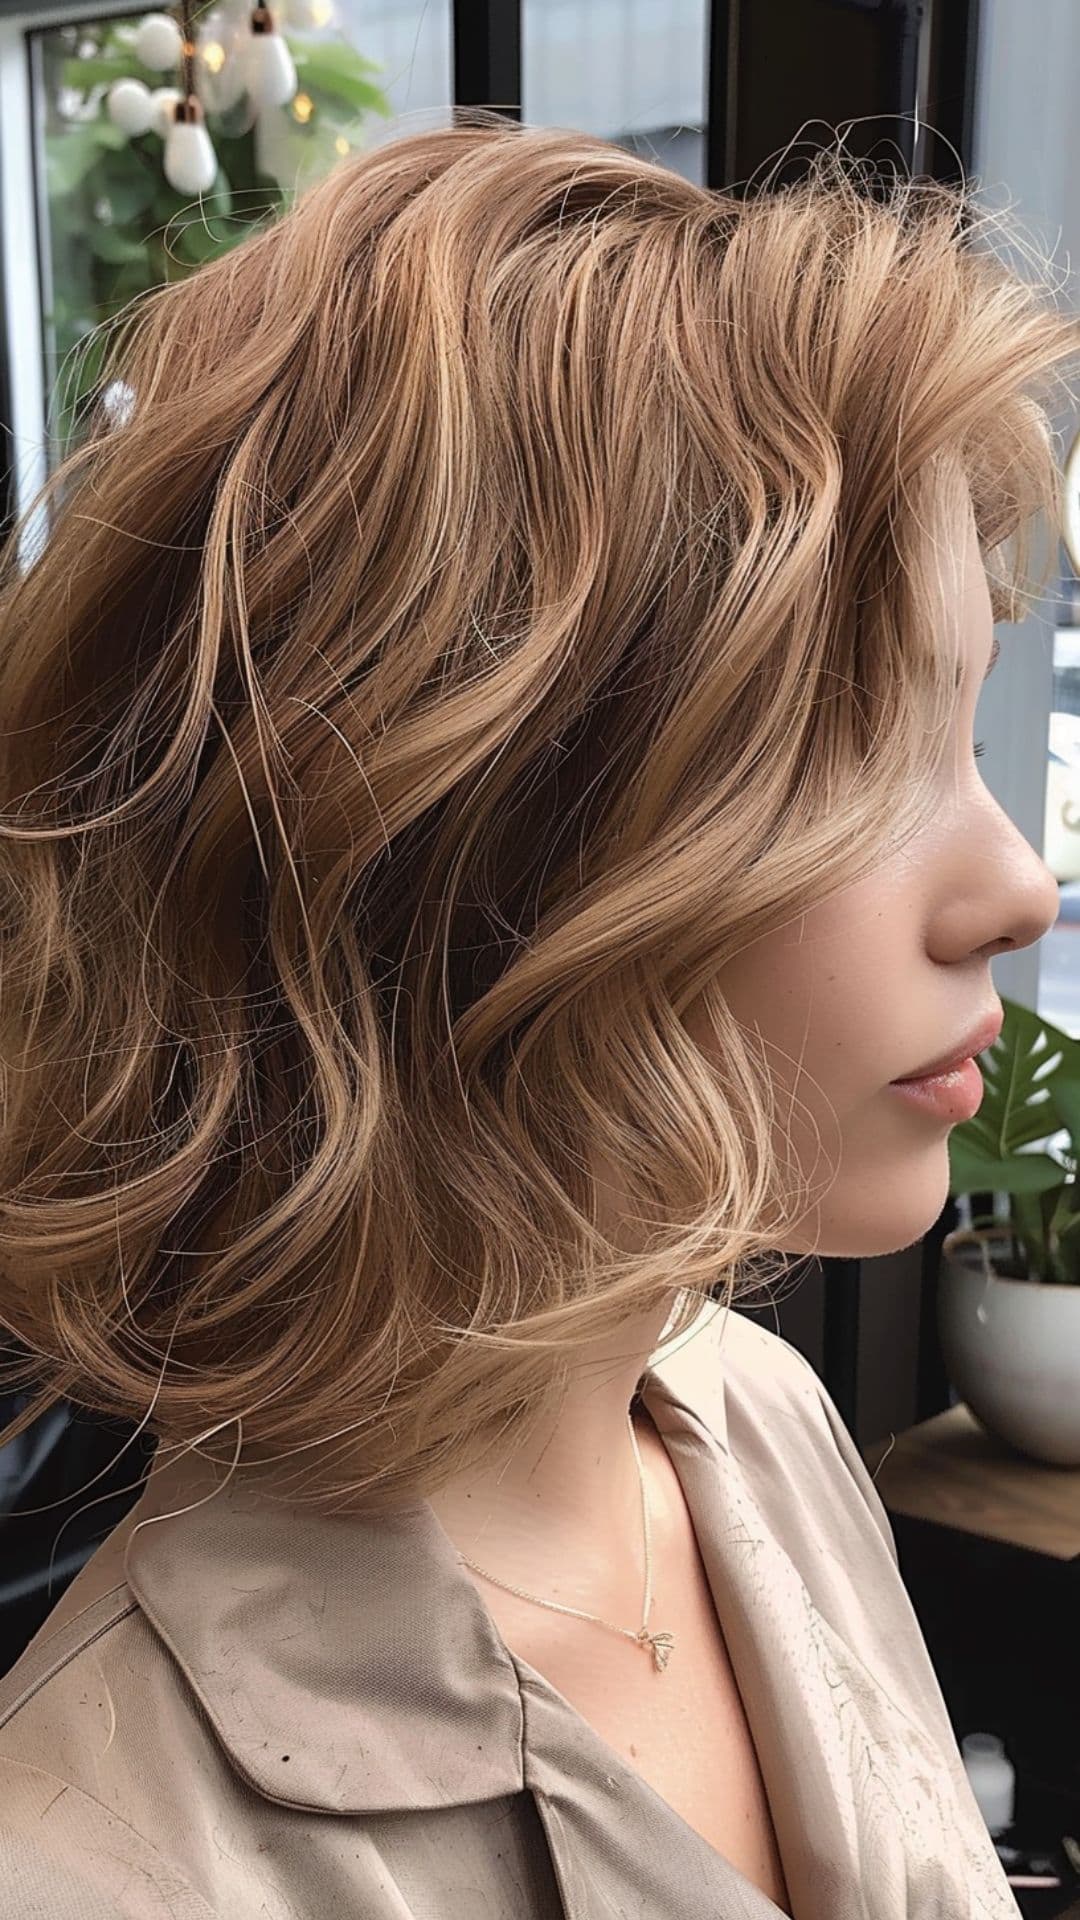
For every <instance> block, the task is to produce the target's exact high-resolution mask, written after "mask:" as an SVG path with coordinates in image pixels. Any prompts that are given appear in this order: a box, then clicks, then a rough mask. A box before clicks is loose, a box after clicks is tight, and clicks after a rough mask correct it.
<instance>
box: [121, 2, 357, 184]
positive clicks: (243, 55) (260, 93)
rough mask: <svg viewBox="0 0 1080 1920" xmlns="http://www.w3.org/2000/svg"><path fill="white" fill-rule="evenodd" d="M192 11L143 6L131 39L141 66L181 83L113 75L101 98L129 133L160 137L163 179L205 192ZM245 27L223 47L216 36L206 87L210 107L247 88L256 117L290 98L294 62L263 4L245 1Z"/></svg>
mask: <svg viewBox="0 0 1080 1920" xmlns="http://www.w3.org/2000/svg"><path fill="white" fill-rule="evenodd" d="M311 4H312V5H313V6H317V7H318V8H319V9H320V10H321V9H325V10H326V12H327V13H328V14H330V15H332V13H333V7H332V5H331V0H311ZM193 14H194V4H193V0H179V4H178V6H177V8H176V11H175V14H173V13H148V14H147V15H146V16H145V18H144V19H143V20H142V21H140V23H139V26H138V29H137V31H136V34H135V39H134V50H135V54H136V56H137V58H138V59H139V60H140V61H141V62H142V64H143V65H144V66H146V67H149V68H150V69H151V70H152V71H154V72H158V73H166V72H168V71H170V70H173V71H175V69H176V68H177V67H179V68H180V69H181V72H180V75H179V79H180V86H179V87H175V86H160V87H155V88H153V89H151V88H149V87H147V86H145V85H144V84H143V82H142V81H141V80H135V79H125V80H118V81H116V82H115V84H114V85H113V86H112V87H111V88H110V89H109V93H108V96H107V100H106V111H107V113H108V115H109V118H110V120H112V122H113V124H114V125H115V126H117V127H119V128H120V129H121V130H122V131H123V132H124V133H126V134H127V135H128V136H129V137H130V138H132V139H137V138H138V137H139V136H140V135H141V134H144V133H150V132H153V133H157V134H159V135H160V136H161V138H162V140H163V141H164V145H165V153H164V161H163V169H164V173H165V178H166V179H167V180H168V182H169V185H170V186H171V187H175V189H176V191H177V192H178V193H182V194H204V193H208V192H209V191H210V189H211V187H212V186H213V184H214V181H215V180H216V178H217V171H218V163H217V156H216V154H215V152H214V146H213V142H212V140H211V138H210V135H209V132H208V130H207V126H206V110H205V107H204V105H203V102H202V101H201V100H200V99H199V97H198V94H197V92H196V86H195V59H196V54H197V51H198V49H197V46H196V41H195V26H194V19H193ZM177 15H178V16H179V18H177V17H176V16H177ZM247 29H248V31H247V34H246V35H244V36H243V37H242V38H240V39H239V40H236V41H234V43H233V46H232V48H231V49H229V50H228V52H224V51H223V49H222V47H221V45H220V44H218V43H217V41H215V42H214V52H215V54H216V57H217V63H218V64H217V65H216V66H215V67H214V68H213V71H212V74H211V76H210V77H211V80H212V84H211V85H210V86H209V92H210V96H211V106H212V108H213V109H215V110H220V109H221V108H222V107H223V106H225V105H227V104H232V103H233V102H235V100H237V99H239V97H240V95H241V93H244V92H246V93H247V95H248V97H249V99H250V101H251V106H252V111H253V116H255V117H257V116H258V114H259V113H260V112H262V111H264V110H266V109H273V108H276V107H284V106H286V105H287V104H288V102H289V101H290V100H292V99H293V98H294V97H295V94H296V90H297V77H296V67H295V65H294V63H293V59H292V55H291V54H290V52H289V49H288V47H287V45H286V43H285V40H284V37H283V35H282V34H281V33H279V31H278V29H277V26H276V25H275V22H274V17H273V14H272V13H271V10H270V8H269V7H268V6H254V7H251V8H250V10H249V12H248V19H247ZM209 71H210V70H209V69H208V73H209ZM215 96H216V97H215Z"/></svg>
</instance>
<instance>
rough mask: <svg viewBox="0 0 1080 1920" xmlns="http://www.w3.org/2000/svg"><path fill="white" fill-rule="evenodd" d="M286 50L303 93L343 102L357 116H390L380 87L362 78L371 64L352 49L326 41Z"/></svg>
mask: <svg viewBox="0 0 1080 1920" xmlns="http://www.w3.org/2000/svg"><path fill="white" fill-rule="evenodd" d="M290 50H291V52H292V55H293V59H294V61H295V64H296V77H297V80H298V81H299V82H301V83H302V84H303V86H304V89H305V91H309V92H311V93H313V94H319V93H325V94H329V95H330V97H331V98H332V99H335V100H344V101H345V103H346V105H348V106H350V107H352V108H353V110H354V111H355V112H357V113H360V112H363V111H364V110H365V109H366V110H367V111H368V112H371V113H381V114H383V115H384V117H385V116H387V115H388V114H389V113H390V111H391V108H390V103H389V101H388V100H387V97H386V94H385V93H384V92H383V90H382V88H381V87H377V86H374V85H373V84H372V82H371V81H370V80H366V79H365V78H364V73H365V71H371V69H372V62H370V61H365V60H363V59H361V57H360V55H359V54H358V53H357V52H356V50H355V48H353V47H350V46H346V45H339V44H336V43H335V42H333V41H328V40H327V41H319V42H317V43H316V44H314V45H312V46H308V47H297V46H293V45H292V43H291V42H290Z"/></svg>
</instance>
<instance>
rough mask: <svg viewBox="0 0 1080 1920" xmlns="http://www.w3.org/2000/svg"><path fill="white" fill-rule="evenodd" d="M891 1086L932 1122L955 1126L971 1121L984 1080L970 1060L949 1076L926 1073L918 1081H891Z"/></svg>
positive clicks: (980, 1100)
mask: <svg viewBox="0 0 1080 1920" xmlns="http://www.w3.org/2000/svg"><path fill="white" fill-rule="evenodd" d="M889 1085H890V1087H892V1089H893V1090H894V1091H895V1092H896V1093H898V1094H899V1095H900V1096H901V1098H903V1099H905V1100H907V1101H908V1102H909V1103H910V1104H911V1105H913V1106H917V1107H921V1108H922V1110H923V1111H924V1112H926V1113H930V1114H932V1115H933V1117H934V1118H935V1119H938V1120H944V1121H945V1122H946V1123H947V1124H948V1125H949V1126H957V1125H958V1124H959V1123H960V1122H961V1121H963V1120H971V1119H973V1118H974V1116H975V1114H977V1113H978V1111H979V1108H980V1106H981V1105H982V1097H983V1092H984V1088H983V1078H982V1074H981V1073H980V1072H979V1069H978V1067H977V1066H976V1064H975V1061H974V1060H973V1059H968V1060H963V1061H961V1063H960V1065H959V1066H958V1067H952V1068H951V1069H950V1070H949V1072H948V1073H933V1074H926V1075H924V1076H923V1077H922V1078H921V1079H914V1080H891V1081H890V1082H889Z"/></svg>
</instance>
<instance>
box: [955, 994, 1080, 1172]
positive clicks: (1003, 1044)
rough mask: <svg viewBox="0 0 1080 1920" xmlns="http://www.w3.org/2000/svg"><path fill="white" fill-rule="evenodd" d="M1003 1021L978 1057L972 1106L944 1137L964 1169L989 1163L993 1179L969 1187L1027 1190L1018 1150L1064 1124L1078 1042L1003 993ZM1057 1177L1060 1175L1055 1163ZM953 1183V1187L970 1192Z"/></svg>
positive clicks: (1078, 1076)
mask: <svg viewBox="0 0 1080 1920" xmlns="http://www.w3.org/2000/svg"><path fill="white" fill-rule="evenodd" d="M1002 1004H1003V1007H1004V1011H1005V1021H1004V1025H1003V1027H1002V1030H1001V1034H1000V1036H999V1038H998V1039H997V1041H996V1042H995V1044H994V1045H993V1047H991V1048H989V1049H988V1051H987V1052H985V1053H984V1054H983V1055H982V1056H981V1059H980V1066H981V1068H982V1074H983V1081H984V1086H985V1092H984V1094H983V1099H982V1105H981V1106H980V1108H979V1111H978V1113H977V1114H976V1115H975V1116H974V1118H973V1119H971V1120H965V1121H964V1122H963V1123H962V1124H961V1125H960V1126H958V1127H955V1128H954V1129H953V1131H952V1133H951V1135H950V1138H949V1148H950V1153H951V1152H952V1151H953V1149H955V1151H956V1154H957V1156H958V1160H960V1159H961V1157H962V1164H963V1167H964V1169H965V1177H966V1170H967V1169H968V1168H969V1167H971V1168H974V1167H977V1166H980V1165H981V1166H982V1167H983V1168H984V1169H985V1170H986V1171H987V1172H989V1170H990V1169H991V1168H992V1169H994V1171H995V1173H996V1175H997V1185H996V1187H995V1183H994V1182H993V1181H991V1180H989V1179H986V1178H978V1179H976V1180H975V1183H974V1184H975V1186H976V1187H986V1188H988V1189H989V1188H991V1187H994V1190H995V1191H998V1192H1011V1191H1013V1190H1014V1189H1013V1187H1012V1186H1011V1184H1010V1182H1011V1179H1012V1178H1015V1179H1016V1180H1017V1181H1018V1182H1019V1183H1020V1184H1019V1185H1017V1187H1016V1188H1015V1191H1017V1192H1027V1193H1031V1192H1033V1191H1036V1190H1037V1188H1036V1187H1035V1186H1033V1184H1032V1180H1031V1176H1030V1173H1029V1172H1028V1170H1027V1169H1026V1168H1025V1165H1024V1162H1025V1160H1027V1159H1028V1158H1029V1156H1027V1155H1024V1154H1022V1152H1021V1149H1022V1148H1024V1147H1030V1146H1032V1145H1033V1144H1034V1143H1035V1142H1039V1143H1042V1142H1044V1141H1046V1140H1049V1139H1050V1138H1051V1137H1052V1135H1054V1134H1055V1133H1059V1132H1060V1131H1061V1129H1062V1128H1063V1127H1064V1126H1066V1125H1068V1122H1067V1120H1066V1118H1065V1108H1066V1107H1069V1106H1070V1104H1071V1100H1072V1097H1073V1096H1071V1095H1070V1093H1069V1088H1070V1086H1071V1087H1072V1088H1073V1089H1074V1090H1075V1089H1076V1088H1077V1086H1080V1042H1078V1041H1075V1040H1073V1039H1072V1038H1071V1037H1070V1036H1069V1034H1067V1033H1062V1031H1061V1029H1060V1028H1059V1027H1055V1026H1052V1025H1051V1024H1050V1022H1049V1021H1047V1020H1044V1019H1043V1018H1042V1016H1041V1015H1040V1014H1037V1013H1033V1012H1032V1011H1031V1009H1030V1008H1029V1007H1024V1006H1021V1005H1020V1004H1019V1002H1017V1001H1014V1000H1003V1002H1002ZM1058 1177H1059V1178H1060V1177H1061V1174H1060V1169H1059V1173H1058ZM971 1190H972V1189H971V1188H964V1187H956V1188H954V1189H953V1191H954V1192H964V1191H968V1192H970V1191H971Z"/></svg>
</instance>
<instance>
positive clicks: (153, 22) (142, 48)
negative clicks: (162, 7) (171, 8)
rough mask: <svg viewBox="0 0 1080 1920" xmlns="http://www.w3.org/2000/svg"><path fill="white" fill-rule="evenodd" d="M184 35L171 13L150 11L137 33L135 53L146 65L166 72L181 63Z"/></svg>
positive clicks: (156, 71)
mask: <svg viewBox="0 0 1080 1920" xmlns="http://www.w3.org/2000/svg"><path fill="white" fill-rule="evenodd" d="M183 45H184V36H183V34H182V33H181V32H180V28H179V27H178V25H177V23H176V21H175V20H174V19H173V17H172V15H171V13H148V14H147V15H146V18H145V20H141V21H140V22H139V26H138V30H137V32H136V34H135V55H136V58H137V59H139V60H141V61H142V64H143V66H144V67H152V68H153V69H154V72H155V73H165V72H167V71H168V69H169V68H170V67H178V66H179V65H180V56H181V53H182V51H183Z"/></svg>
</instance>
